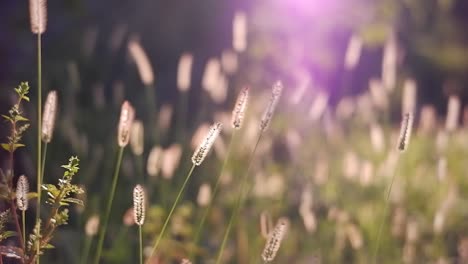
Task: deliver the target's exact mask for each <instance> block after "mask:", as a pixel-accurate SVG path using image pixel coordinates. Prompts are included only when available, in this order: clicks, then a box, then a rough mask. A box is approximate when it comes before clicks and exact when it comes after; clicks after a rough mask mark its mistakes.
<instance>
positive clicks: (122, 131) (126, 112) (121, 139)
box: [94, 101, 135, 264]
mask: <svg viewBox="0 0 468 264" xmlns="http://www.w3.org/2000/svg"><path fill="white" fill-rule="evenodd" d="M134 117H135V110H134V109H133V107H132V105H131V104H130V103H129V102H128V101H125V102H124V103H123V104H122V109H121V111H120V120H119V125H118V130H117V143H118V145H119V147H120V148H119V151H118V155H117V163H116V165H115V168H114V175H113V177H112V185H111V189H110V193H109V198H108V199H107V206H106V210H105V212H104V218H103V221H102V228H100V233H99V238H98V244H97V254H96V256H95V259H94V263H95V264H98V263H99V261H100V258H101V252H102V247H103V245H104V237H105V235H106V231H107V223H108V221H109V216H110V212H111V209H112V202H113V200H114V196H115V190H116V188H117V182H118V180H119V172H120V165H121V164H122V157H123V152H124V149H125V146H127V145H128V142H129V140H130V133H131V127H132V124H133V120H134Z"/></svg>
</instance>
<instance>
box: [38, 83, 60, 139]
mask: <svg viewBox="0 0 468 264" xmlns="http://www.w3.org/2000/svg"><path fill="white" fill-rule="evenodd" d="M56 114H57V92H56V91H50V92H49V94H48V95H47V99H46V102H45V104H44V115H43V116H42V141H44V142H45V143H49V142H50V141H51V140H52V136H53V133H54V127H55V116H56Z"/></svg>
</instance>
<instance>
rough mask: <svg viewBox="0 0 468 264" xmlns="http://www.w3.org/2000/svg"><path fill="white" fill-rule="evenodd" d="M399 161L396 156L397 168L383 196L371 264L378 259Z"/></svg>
mask: <svg viewBox="0 0 468 264" xmlns="http://www.w3.org/2000/svg"><path fill="white" fill-rule="evenodd" d="M399 161H400V155H398V159H397V162H396V166H397V167H396V168H395V170H394V171H393V175H392V179H391V180H390V186H389V187H388V190H387V194H386V196H385V202H384V203H385V204H384V208H383V215H382V221H381V222H380V226H379V232H378V233H377V243H376V245H375V250H374V254H373V257H372V259H373V263H377V257H378V253H379V246H380V239H381V236H382V231H383V226H384V224H385V217H386V216H387V212H388V206H389V199H390V194H391V193H392V187H393V183H394V181H395V178H396V175H397V171H398V164H399Z"/></svg>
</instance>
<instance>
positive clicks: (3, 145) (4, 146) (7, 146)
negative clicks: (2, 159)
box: [0, 143, 11, 152]
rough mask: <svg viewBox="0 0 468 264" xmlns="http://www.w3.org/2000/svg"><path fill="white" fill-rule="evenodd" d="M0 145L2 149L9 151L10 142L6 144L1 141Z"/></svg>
mask: <svg viewBox="0 0 468 264" xmlns="http://www.w3.org/2000/svg"><path fill="white" fill-rule="evenodd" d="M0 146H1V147H2V149H4V150H6V151H8V152H11V150H10V144H7V143H2V144H0Z"/></svg>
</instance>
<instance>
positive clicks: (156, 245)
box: [96, 164, 195, 264]
mask: <svg viewBox="0 0 468 264" xmlns="http://www.w3.org/2000/svg"><path fill="white" fill-rule="evenodd" d="M194 169H195V164H193V165H192V168H190V171H189V173H188V174H187V177H185V181H184V183H183V184H182V187H181V188H180V190H179V193H178V194H177V197H176V199H175V201H174V204H173V205H172V208H171V211H170V212H169V215H168V216H167V218H166V221H165V222H164V225H163V227H162V229H161V232H160V233H159V236H158V238H157V239H156V242H155V243H154V246H153V249H151V254H150V255H149V257H148V259H151V257H153V255H154V252H155V251H156V249H157V248H158V246H159V243H160V242H161V239H162V237H163V236H164V231H166V228H167V225H168V224H169V220H170V219H171V216H172V213H174V209H175V208H176V206H177V204H178V203H179V199H180V197H181V196H182V193H183V192H184V189H185V186H187V183H188V181H189V179H190V176H192V173H193V170H194ZM96 264H97V263H96Z"/></svg>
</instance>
